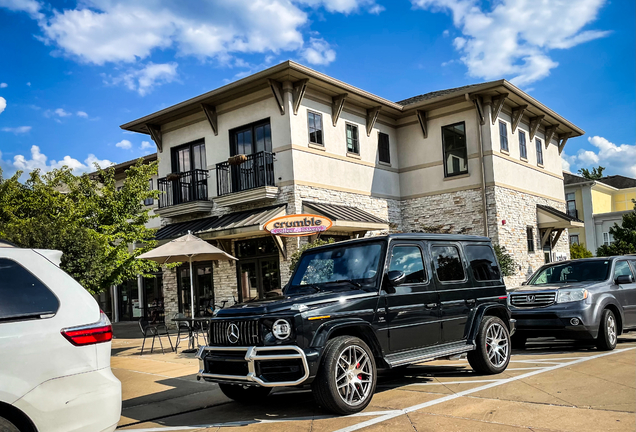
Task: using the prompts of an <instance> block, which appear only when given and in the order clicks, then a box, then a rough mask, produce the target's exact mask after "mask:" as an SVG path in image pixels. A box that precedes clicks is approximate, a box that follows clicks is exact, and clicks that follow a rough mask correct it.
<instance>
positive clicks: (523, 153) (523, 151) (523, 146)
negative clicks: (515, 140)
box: [519, 131, 528, 159]
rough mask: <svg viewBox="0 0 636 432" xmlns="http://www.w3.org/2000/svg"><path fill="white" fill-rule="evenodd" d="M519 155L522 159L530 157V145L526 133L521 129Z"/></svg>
mask: <svg viewBox="0 0 636 432" xmlns="http://www.w3.org/2000/svg"><path fill="white" fill-rule="evenodd" d="M519 156H520V157H521V159H528V147H527V146H526V133H525V132H524V131H519Z"/></svg>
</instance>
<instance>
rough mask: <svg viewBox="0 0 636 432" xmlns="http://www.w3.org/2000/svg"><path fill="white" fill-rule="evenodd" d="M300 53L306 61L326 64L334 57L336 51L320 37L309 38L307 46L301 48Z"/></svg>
mask: <svg viewBox="0 0 636 432" xmlns="http://www.w3.org/2000/svg"><path fill="white" fill-rule="evenodd" d="M301 55H302V57H303V58H304V59H305V60H306V61H307V63H309V64H315V65H322V66H325V65H328V64H329V63H331V62H333V61H334V60H335V59H336V52H335V51H334V50H333V49H332V48H331V45H329V43H328V42H327V41H326V40H324V39H322V38H320V39H318V38H313V37H312V38H310V39H309V44H308V46H307V47H305V48H304V49H303V50H302V53H301Z"/></svg>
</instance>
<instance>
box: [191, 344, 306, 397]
mask: <svg viewBox="0 0 636 432" xmlns="http://www.w3.org/2000/svg"><path fill="white" fill-rule="evenodd" d="M206 351H212V352H215V351H225V352H227V351H234V352H240V351H245V362H246V363H247V371H248V373H247V375H221V374H215V373H207V372H205V362H204V360H203V359H204V357H205V352H206ZM276 351H295V352H296V353H295V354H271V353H270V352H274V353H275V352H276ZM196 357H197V358H198V359H199V373H198V374H197V376H198V379H206V378H208V379H212V380H219V381H224V380H225V381H234V382H236V381H245V382H246V383H248V382H253V383H256V384H258V385H260V386H262V387H285V386H295V385H298V384H301V383H303V382H304V381H305V380H306V379H307V378H309V365H308V363H307V356H306V355H305V352H304V351H303V350H302V349H300V348H299V347H297V346H294V345H281V346H269V347H257V346H250V347H225V346H222V347H216V346H202V347H200V348H199V351H198V352H197V355H196ZM295 359H300V360H301V361H302V364H303V370H304V375H303V376H302V377H301V378H300V379H298V380H296V381H280V382H268V381H263V380H262V379H261V378H259V377H258V376H257V375H256V367H255V363H256V362H257V361H262V360H295Z"/></svg>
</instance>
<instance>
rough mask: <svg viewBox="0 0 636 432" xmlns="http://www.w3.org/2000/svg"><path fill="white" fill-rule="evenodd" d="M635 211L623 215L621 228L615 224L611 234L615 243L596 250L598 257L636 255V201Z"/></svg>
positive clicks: (635, 203) (635, 202)
mask: <svg viewBox="0 0 636 432" xmlns="http://www.w3.org/2000/svg"><path fill="white" fill-rule="evenodd" d="M632 202H634V210H633V211H631V212H629V213H625V214H624V215H623V221H622V224H621V226H619V225H618V224H616V223H615V224H614V226H613V227H611V228H610V229H609V233H610V234H611V235H612V236H613V237H614V241H613V242H612V243H611V244H610V245H608V246H606V245H602V246H601V247H600V248H598V249H597V250H596V255H597V256H616V255H627V254H633V253H636V201H635V200H632Z"/></svg>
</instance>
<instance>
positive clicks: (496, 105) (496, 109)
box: [490, 93, 508, 125]
mask: <svg viewBox="0 0 636 432" xmlns="http://www.w3.org/2000/svg"><path fill="white" fill-rule="evenodd" d="M507 97H508V93H503V94H500V95H499V96H496V97H494V98H492V104H491V105H490V114H491V116H492V124H493V125H494V124H495V123H496V122H497V118H498V117H499V114H500V113H501V109H502V108H503V106H504V102H505V101H506V98H507Z"/></svg>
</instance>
